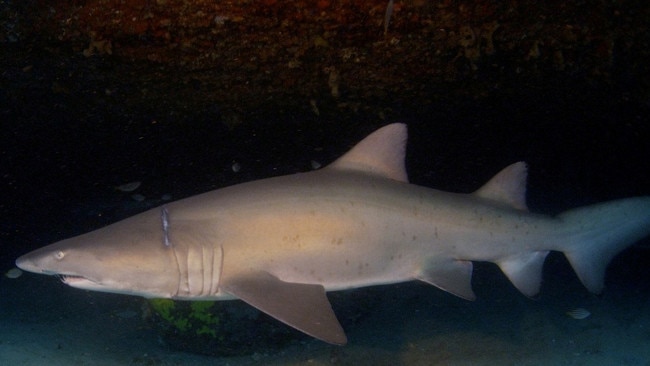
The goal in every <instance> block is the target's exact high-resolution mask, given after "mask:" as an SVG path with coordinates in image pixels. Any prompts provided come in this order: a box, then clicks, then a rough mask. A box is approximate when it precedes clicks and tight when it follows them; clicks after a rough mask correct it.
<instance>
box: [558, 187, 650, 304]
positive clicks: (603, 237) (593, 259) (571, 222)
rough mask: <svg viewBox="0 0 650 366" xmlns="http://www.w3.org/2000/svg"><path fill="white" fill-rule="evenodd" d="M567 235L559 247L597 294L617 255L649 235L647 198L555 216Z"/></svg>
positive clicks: (613, 202)
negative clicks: (606, 272) (606, 271)
mask: <svg viewBox="0 0 650 366" xmlns="http://www.w3.org/2000/svg"><path fill="white" fill-rule="evenodd" d="M558 218H559V219H560V220H562V222H563V225H564V227H563V229H564V230H565V232H566V233H567V237H566V239H565V240H566V241H565V242H563V243H558V246H559V248H560V250H561V251H562V252H564V255H565V256H566V257H567V259H568V260H569V263H571V266H573V269H574V270H575V272H576V273H577V275H578V278H579V279H580V281H582V283H583V284H584V285H585V287H586V288H587V289H588V290H589V291H591V292H594V293H600V292H601V291H602V289H603V287H604V282H605V270H606V269H607V265H608V264H609V262H610V261H611V260H612V258H614V256H615V255H616V254H618V253H619V252H621V251H622V250H623V249H625V248H627V247H628V246H630V245H632V244H633V243H634V242H636V241H638V240H640V239H642V238H644V237H645V236H648V235H650V197H636V198H628V199H622V200H617V201H611V202H604V203H600V204H596V205H592V206H586V207H581V208H577V209H574V210H570V211H567V212H564V213H562V214H561V215H559V216H558Z"/></svg>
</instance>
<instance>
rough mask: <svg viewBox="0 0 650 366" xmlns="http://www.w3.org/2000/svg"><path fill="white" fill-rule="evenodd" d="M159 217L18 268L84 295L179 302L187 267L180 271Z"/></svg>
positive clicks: (146, 216)
mask: <svg viewBox="0 0 650 366" xmlns="http://www.w3.org/2000/svg"><path fill="white" fill-rule="evenodd" d="M163 210H164V209H163ZM161 212H165V213H166V211H161V210H160V209H154V210H150V211H147V212H144V213H142V214H139V215H136V216H134V217H131V218H129V219H126V220H123V221H120V222H118V223H115V224H113V225H110V226H107V227H105V228H102V229H100V230H96V231H93V232H90V233H87V234H83V235H80V236H77V237H73V238H71V239H67V240H63V241H60V242H57V243H54V244H51V245H48V246H46V247H43V248H40V249H37V250H35V251H33V252H30V253H28V254H25V255H23V256H21V257H20V258H18V259H17V260H16V265H17V266H18V267H20V268H21V269H23V270H26V271H30V272H34V273H39V274H48V275H55V276H59V277H60V278H61V279H62V281H63V282H64V283H66V284H67V285H70V286H72V287H77V288H81V289H87V290H94V291H102V292H113V293H123V294H129V295H141V296H145V297H174V296H177V295H178V294H179V286H180V287H182V286H181V285H180V282H181V281H182V278H183V277H184V276H182V275H181V274H180V272H181V269H179V268H181V267H183V266H182V265H180V266H179V260H180V258H179V253H178V250H177V248H174V247H173V246H172V243H171V240H170V236H169V233H168V232H167V228H164V227H163V220H162V219H161ZM163 219H166V217H164V216H163ZM180 256H184V257H186V256H185V255H183V254H182V253H181V254H180Z"/></svg>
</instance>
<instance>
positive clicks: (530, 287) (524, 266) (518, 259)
mask: <svg viewBox="0 0 650 366" xmlns="http://www.w3.org/2000/svg"><path fill="white" fill-rule="evenodd" d="M547 254H548V250H543V251H537V252H531V253H524V254H520V255H516V256H512V257H508V258H505V259H502V260H500V261H498V262H497V264H498V265H499V268H501V271H503V273H505V275H506V276H507V277H508V279H509V280H510V282H512V284H513V285H515V287H516V288H517V289H518V290H519V291H520V292H521V293H523V294H524V295H526V296H528V297H533V296H535V295H537V294H538V293H539V288H540V286H541V284H542V269H543V267H544V260H545V259H546V255H547Z"/></svg>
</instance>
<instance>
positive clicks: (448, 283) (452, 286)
mask: <svg viewBox="0 0 650 366" xmlns="http://www.w3.org/2000/svg"><path fill="white" fill-rule="evenodd" d="M473 267H474V266H473V265H472V262H471V261H463V260H455V259H451V258H449V259H438V260H435V261H433V260H429V261H427V264H426V266H425V267H424V268H423V269H422V271H421V272H420V273H419V274H418V275H417V277H416V278H417V279H418V280H420V281H424V282H426V283H429V284H432V285H434V286H436V287H438V288H439V289H441V290H443V291H447V292H449V293H451V294H454V295H456V296H458V297H462V298H463V299H466V300H475V299H476V295H475V294H474V291H473V290H472V269H473Z"/></svg>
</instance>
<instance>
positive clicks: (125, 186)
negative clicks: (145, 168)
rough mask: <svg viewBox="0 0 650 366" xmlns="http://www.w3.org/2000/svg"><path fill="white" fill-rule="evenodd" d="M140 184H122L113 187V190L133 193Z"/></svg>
mask: <svg viewBox="0 0 650 366" xmlns="http://www.w3.org/2000/svg"><path fill="white" fill-rule="evenodd" d="M141 184H142V182H137V181H136V182H130V183H126V184H122V185H120V186H117V187H115V189H117V190H118V191H120V192H133V191H135V190H136V189H138V188H140V185H141Z"/></svg>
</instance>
